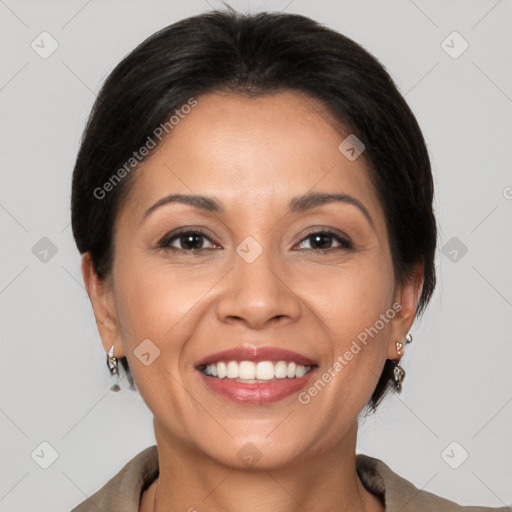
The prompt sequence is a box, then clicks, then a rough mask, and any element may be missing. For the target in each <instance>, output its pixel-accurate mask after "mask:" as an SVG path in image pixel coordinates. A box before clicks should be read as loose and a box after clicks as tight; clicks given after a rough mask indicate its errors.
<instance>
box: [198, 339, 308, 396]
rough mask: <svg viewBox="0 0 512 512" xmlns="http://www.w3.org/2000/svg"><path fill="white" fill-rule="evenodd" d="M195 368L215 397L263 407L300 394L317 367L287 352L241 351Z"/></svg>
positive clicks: (267, 349) (226, 353)
mask: <svg viewBox="0 0 512 512" xmlns="http://www.w3.org/2000/svg"><path fill="white" fill-rule="evenodd" d="M195 367H196V369H197V370H198V372H199V373H200V376H201V377H202V379H203V382H204V383H205V384H206V385H207V387H208V388H209V389H210V390H211V391H213V392H214V393H215V394H216V395H221V396H223V397H225V398H228V399H230V400H231V401H234V402H237V403H248V404H264V403H269V402H275V401H277V400H282V399H283V398H286V397H287V396H290V395H291V394H293V393H298V392H299V391H300V390H301V389H302V388H303V387H305V386H306V384H307V382H308V381H309V378H310V377H311V375H312V374H314V373H316V370H317V368H318V365H317V364H316V362H315V361H313V360H312V359H309V358H307V357H305V356H303V355H301V354H298V353H296V352H292V351H290V350H286V349H281V348H276V347H240V348H235V349H231V350H226V351H223V352H218V353H216V354H211V355H210V356H208V357H206V358H204V359H202V360H200V361H198V362H197V363H196V365H195Z"/></svg>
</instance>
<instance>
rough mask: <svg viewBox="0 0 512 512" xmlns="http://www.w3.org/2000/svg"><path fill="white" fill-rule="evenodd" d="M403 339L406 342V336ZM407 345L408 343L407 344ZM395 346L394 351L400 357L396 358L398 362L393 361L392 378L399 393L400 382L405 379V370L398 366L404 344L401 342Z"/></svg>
mask: <svg viewBox="0 0 512 512" xmlns="http://www.w3.org/2000/svg"><path fill="white" fill-rule="evenodd" d="M405 339H406V342H408V341H407V336H406V338H405ZM411 341H412V337H411ZM408 343H410V342H408ZM395 346H396V351H397V353H398V355H399V356H400V357H399V358H398V360H396V361H395V367H394V368H393V377H394V379H395V387H396V389H397V391H398V392H400V391H402V382H403V380H404V379H405V375H406V374H405V370H404V369H403V368H402V367H401V366H400V359H401V358H402V356H403V352H402V349H403V347H404V344H403V343H402V342H401V341H397V342H396V343H395Z"/></svg>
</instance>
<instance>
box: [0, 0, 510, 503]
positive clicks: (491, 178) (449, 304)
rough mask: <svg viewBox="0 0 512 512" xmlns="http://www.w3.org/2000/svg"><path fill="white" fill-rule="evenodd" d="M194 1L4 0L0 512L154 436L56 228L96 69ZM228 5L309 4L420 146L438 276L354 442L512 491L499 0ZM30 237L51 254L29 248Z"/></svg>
mask: <svg viewBox="0 0 512 512" xmlns="http://www.w3.org/2000/svg"><path fill="white" fill-rule="evenodd" d="M209 4H210V5H211V6H212V7H221V4H220V3H219V2H215V1H214V0H209ZM210 5H208V3H207V2H205V1H204V0H193V1H187V2H169V1H167V2H158V1H144V2H143V1H122V2H121V1H117V2H116V1H100V0H89V1H84V0H80V1H74V0H73V1H69V0H68V1H65V2H64V1H60V2H56V1H54V2H41V1H32V2H30V1H19V0H18V1H15V0H0V16H1V18H0V19H1V30H0V38H1V49H2V52H1V64H0V73H1V74H0V102H1V109H2V113H1V117H0V130H1V141H2V146H1V151H0V159H1V160H0V163H1V172H2V176H1V179H2V186H1V190H0V222H1V229H2V241H3V243H2V250H1V267H0V301H1V312H2V318H1V322H0V327H1V335H2V338H1V343H2V345H1V358H0V365H1V366H0V379H1V382H0V384H1V391H2V393H1V402H0V428H1V441H0V450H1V451H0V461H1V465H2V467H1V478H0V510H2V511H4V510H5V511H16V510H24V511H28V510H31V511H45V510H52V511H66V510H70V509H71V508H72V507H73V506H75V505H77V504H78V503H79V502H80V501H82V500H84V499H85V498H86V497H87V496H88V495H90V494H91V493H92V492H95V491H96V490H97V489H99V487H101V486H102V485H103V484H104V483H106V481H107V480H108V479H109V478H111V477H112V476H113V475H114V474H115V473H116V472H117V471H119V469H120V468H121V467H122V465H124V464H125V463H126V462H127V461H128V460H129V459H130V458H132V457H133V456H134V455H136V454H137V453H138V452H139V451H141V450H142V449H143V448H145V447H146V446H149V445H151V444H154V436H153V430H152V422H151V419H152V416H151V414H150V412H149V411H148V409H147V407H146V406H145V404H144V403H143V401H142V399H141V398H140V396H139V395H138V394H137V393H133V392H131V391H129V390H128V389H123V390H122V391H121V392H119V393H117V394H116V393H113V392H111V391H109V386H110V376H109V374H108V370H107V368H106V365H105V354H104V352H103V349H102V346H101V343H100V340H99V337H98V334H97V331H96V326H95V322H94V318H93V315H92V310H91V307H90V305H89V301H88V298H87V296H86V293H85V290H84V288H83V285H82V277H81V274H80V268H79V264H80V258H79V255H78V252H77V250H76V248H75V246H74V242H73V239H72V234H71V229H70V226H69V220H70V211H69V195H70V179H71V171H72V168H73V164H74V159H75V157H76V152H77V148H78V143H79V139H80V135H81V133H82V130H83V127H84V123H85V120H86V116H87V115H88V113H89V111H90V108H91V106H92V103H93V100H94V98H95V93H96V92H97V91H98V89H99V86H100V84H101V83H102V82H103V80H104V79H105V77H106V76H107V74H108V73H109V72H110V71H111V70H112V69H113V67H114V66H115V65H116V64H117V63H118V62H119V60H120V59H121V58H122V57H123V56H124V55H125V54H126V53H127V52H128V51H130V50H131V49H132V48H133V47H135V46H136V44H138V43H139V42H140V41H142V40H143V39H144V38H145V37H147V36H149V35H150V34H151V33H153V32H154V31H156V30H157V29H160V28H161V27H163V26H165V25H168V24H170V23H172V22H174V21H177V20H179V19H181V18H184V17H186V16H189V15H192V14H196V13H200V12H203V11H205V10H208V9H210ZM231 5H232V6H233V7H235V8H237V9H240V10H246V9H248V8H250V9H251V10H253V11H255V10H262V9H270V10H283V9H284V10H286V11H287V12H295V13H300V14H305V15H308V16H310V17H312V18H314V19H316V20H318V21H320V22H322V23H325V24H327V25H328V26H330V27H332V28H334V29H336V30H339V31H340V32H342V33H344V34H346V35H347V36H349V37H352V38H353V39H355V40H356V41H357V42H359V43H360V44H362V45H363V46H364V47H365V48H367V49H368V50H369V51H370V52H372V53H373V54H374V55H375V56H376V57H377V58H379V60H380V61H381V62H382V63H383V64H384V65H385V66H386V68H387V69H388V71H389V72H390V73H391V75H392V77H393V78H394V79H395V80H396V82H397V84H398V86H399V88H400V90H401V91H402V92H403V93H404V95H405V97H406V99H407V101H408V103H409V104H410V106H411V108H412V109H413V111H414V112H415V114H416V115H417V118H418V121H419V123H420V125H421V127H422V129H423V131H424V134H425V137H426V140H427V143H428V146H429V150H430V153H431V157H432V163H433V168H434V173H435V182H436V186H437V192H436V201H435V205H436V212H437V216H438V220H439V224H440V240H439V242H440V244H439V250H438V254H437V266H438V272H439V286H438V288H437V291H436V294H435V297H434V299H433V301H432V303H431V305H430V307H429V309H428V311H427V313H426V315H425V316H424V318H423V319H422V321H421V322H419V323H418V324H415V326H414V327H413V330H412V333H413V334H414V342H413V344H412V345H409V346H408V347H407V350H406V355H405V356H404V359H403V366H404V368H405V370H406V371H407V377H406V380H405V382H404V390H403V393H402V394H401V395H400V396H396V395H395V396H391V397H389V398H388V399H386V401H385V402H384V403H383V404H382V405H381V408H380V411H379V412H378V413H377V415H375V416H373V417H372V418H370V419H368V420H366V421H365V422H364V423H363V424H362V425H361V429H360V439H359V445H358V451H360V452H364V453H368V454H370V455H373V456H376V457H379V458H382V459H383V460H384V461H385V462H386V463H387V464H388V465H390V466H391V468H392V469H394V470H395V471H396V472H398V473H400V474H402V475H403V476H405V477H406V478H407V479H409V480H410V481H412V482H413V483H414V484H415V485H416V486H417V487H419V488H422V489H426V490H428V491H430V492H434V493H436V494H440V495H442V496H445V497H447V498H449V499H452V500H455V501H458V502H460V503H461V504H482V505H488V506H495V507H497V506H503V505H504V504H508V505H510V504H512V489H511V485H510V483H511V478H512V436H511V432H512V385H511V377H510V374H511V372H510V368H511V361H512V357H511V356H512V343H511V340H510V327H511V308H512V286H511V274H512V267H511V264H510V263H511V261H512V260H511V252H512V251H511V245H512V244H511V236H510V225H511V222H510V221H511V212H512V175H511V172H510V168H511V149H510V148H511V138H510V136H511V131H512V130H511V124H512V118H511V108H512V71H511V69H512V68H511V66H510V63H511V62H512V59H511V30H510V20H511V11H512V4H511V2H510V1H506V0H501V1H496V0H485V1H484V0H475V1H468V0H465V1H462V0H461V1H446V0H442V1H428V2H427V1H420V0H415V1H412V0H400V1H386V2H383V1H380V0H379V1H368V0H362V1H361V0H360V1H328V0H315V1H309V2H308V1H305V0H294V1H292V2H290V1H289V0H273V1H270V0H269V1H259V0H258V1H252V2H248V1H246V0H240V1H235V0H232V1H231ZM42 31H47V32H49V33H50V34H51V36H52V37H53V38H54V39H55V40H56V41H57V43H58V45H59V46H58V49H57V50H56V51H55V52H54V53H53V54H52V55H51V56H49V57H48V58H46V59H43V58H41V57H40V55H39V54H38V53H36V52H35V51H34V50H33V49H32V48H31V43H32V41H34V40H35V41H36V43H37V42H38V41H39V45H40V46H42V43H41V42H40V38H38V36H39V34H40V33H41V32H42ZM453 31H457V32H458V33H459V34H460V35H461V36H462V38H464V40H465V41H467V43H468V44H469V48H468V49H467V50H466V51H465V52H464V53H462V54H461V55H460V56H458V57H457V58H453V55H454V54H455V53H458V52H459V51H460V50H461V49H462V48H463V46H462V45H463V44H464V43H463V41H462V40H461V39H457V36H455V39H454V38H453V37H451V38H448V40H447V42H446V43H444V48H443V46H442V41H443V40H445V39H446V38H447V36H449V34H451V33H452V32H453ZM446 45H448V47H447V46H446ZM449 47H451V48H449ZM45 48H46V49H48V48H50V41H49V40H48V39H47V40H46V42H45ZM445 50H448V51H449V52H451V53H452V56H450V55H449V54H448V53H447V52H446V51H445ZM43 237H47V238H48V239H49V240H51V242H52V244H54V246H55V248H56V249H57V252H56V253H55V254H52V252H51V250H50V252H48V253H47V254H46V255H45V254H44V252H42V251H43V250H44V249H45V248H46V249H48V241H42V242H40V240H41V238H43ZM453 237H455V240H452V239H453ZM38 243H39V245H36V244H38ZM446 244H448V246H446ZM462 244H463V245H462ZM34 246H35V247H36V248H35V249H34V250H33V247H34ZM443 247H445V249H444V251H443ZM464 247H466V248H467V253H465V254H464V250H465V249H464ZM50 249H51V248H50ZM34 253H35V254H34ZM45 258H46V259H45ZM42 260H43V261H42ZM125 388H126V385H125ZM454 441H455V442H456V443H457V444H455V445H451V446H449V445H450V443H452V442H454ZM42 442H47V443H49V444H50V445H51V447H53V448H49V447H48V446H47V445H42V446H41V443H42ZM447 447H448V449H446V448H447ZM52 449H53V450H55V451H56V453H57V454H58V457H57V458H56V460H55V461H54V462H53V463H52V464H51V465H50V466H49V467H48V468H47V469H43V468H42V467H40V466H41V465H45V464H49V463H50V462H52V459H51V454H52V453H53V452H52ZM465 452H467V453H468V454H469V456H468V458H467V460H465V461H464V462H463V463H461V461H462V460H463V459H464V456H465ZM33 453H34V455H33V456H32V455H31V454H33ZM37 454H39V455H37ZM448 463H450V464H451V465H452V466H458V467H457V469H453V468H452V467H451V466H450V465H449V464H448Z"/></svg>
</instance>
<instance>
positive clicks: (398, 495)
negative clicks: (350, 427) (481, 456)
mask: <svg viewBox="0 0 512 512" xmlns="http://www.w3.org/2000/svg"><path fill="white" fill-rule="evenodd" d="M356 464H357V466H356V467H357V473H358V475H359V478H360V479H361V482H362V483H363V485H364V486H365V487H366V489H367V490H368V491H370V492H371V493H373V494H376V495H378V496H381V497H382V498H383V499H384V501H385V503H386V512H395V511H396V512H398V511H400V512H413V511H414V512H512V508H511V507H501V508H491V507H478V506H471V507H468V506H462V505H458V504H457V503H454V502H453V501H449V500H447V499H445V498H441V497H440V496H437V495H435V494H432V493H430V492H427V491H423V490H421V489H418V488H417V487H416V486H415V485H414V484H412V483H411V482H409V481H408V480H406V479H405V478H403V477H401V476H400V475H398V474H397V473H395V472H394V471H392V470H391V468H390V467H389V466H387V465H386V464H385V463H384V462H383V461H381V460H380V459H376V458H374V457H370V456H368V455H363V454H358V455H357V456H356Z"/></svg>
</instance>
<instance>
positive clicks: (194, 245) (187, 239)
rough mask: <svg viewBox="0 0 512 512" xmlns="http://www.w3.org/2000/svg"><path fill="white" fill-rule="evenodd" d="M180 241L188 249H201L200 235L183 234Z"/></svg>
mask: <svg viewBox="0 0 512 512" xmlns="http://www.w3.org/2000/svg"><path fill="white" fill-rule="evenodd" d="M181 242H182V244H183V246H184V247H185V248H188V249H201V245H202V239H201V235H198V234H192V235H183V236H182V237H181Z"/></svg>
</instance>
